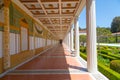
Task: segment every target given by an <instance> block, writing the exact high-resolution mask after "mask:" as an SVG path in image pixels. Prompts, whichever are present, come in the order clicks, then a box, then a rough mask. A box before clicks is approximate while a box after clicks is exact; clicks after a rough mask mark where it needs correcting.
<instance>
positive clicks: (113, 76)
mask: <svg viewBox="0 0 120 80" xmlns="http://www.w3.org/2000/svg"><path fill="white" fill-rule="evenodd" d="M98 69H99V71H100V72H101V73H102V74H104V75H105V76H106V77H108V78H109V79H110V80H120V74H119V73H117V72H115V71H113V70H112V69H110V68H108V67H106V66H104V65H103V64H101V63H99V64H98Z"/></svg>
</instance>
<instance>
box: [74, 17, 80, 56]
mask: <svg viewBox="0 0 120 80" xmlns="http://www.w3.org/2000/svg"><path fill="white" fill-rule="evenodd" d="M77 19H78V18H77V17H75V20H74V27H75V51H76V57H78V56H79V53H80V52H79V49H80V46H79V24H78V21H77Z"/></svg>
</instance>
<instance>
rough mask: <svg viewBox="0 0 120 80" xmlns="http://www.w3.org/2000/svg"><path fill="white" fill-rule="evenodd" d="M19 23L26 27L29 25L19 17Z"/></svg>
mask: <svg viewBox="0 0 120 80" xmlns="http://www.w3.org/2000/svg"><path fill="white" fill-rule="evenodd" d="M20 25H21V26H22V27H24V28H28V27H29V26H28V24H27V23H24V22H23V21H21V19H20Z"/></svg>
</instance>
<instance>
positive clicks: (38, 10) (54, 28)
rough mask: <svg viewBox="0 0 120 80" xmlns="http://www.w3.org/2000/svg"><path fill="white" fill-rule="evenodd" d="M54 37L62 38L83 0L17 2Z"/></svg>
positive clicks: (23, 0) (26, 0)
mask: <svg viewBox="0 0 120 80" xmlns="http://www.w3.org/2000/svg"><path fill="white" fill-rule="evenodd" d="M19 1H20V2H21V3H22V4H23V5H24V6H25V7H26V8H27V9H28V10H29V11H30V12H31V13H32V15H33V16H34V17H35V18H37V19H38V20H39V21H40V22H41V23H42V24H43V25H45V26H46V27H47V28H48V29H49V30H50V31H51V32H52V33H53V34H54V35H55V36H57V37H59V38H60V39H62V38H64V36H65V35H66V33H67V32H68V30H69V29H70V27H71V24H72V22H73V19H74V16H76V13H77V11H78V9H79V7H80V6H81V2H82V1H85V0H19ZM77 16H78V15H77Z"/></svg>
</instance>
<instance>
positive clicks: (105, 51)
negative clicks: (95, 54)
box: [100, 50, 108, 54]
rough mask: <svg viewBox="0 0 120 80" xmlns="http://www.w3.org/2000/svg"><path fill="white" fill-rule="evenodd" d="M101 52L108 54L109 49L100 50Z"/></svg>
mask: <svg viewBox="0 0 120 80" xmlns="http://www.w3.org/2000/svg"><path fill="white" fill-rule="evenodd" d="M100 53H102V54H108V51H107V50H100Z"/></svg>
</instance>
